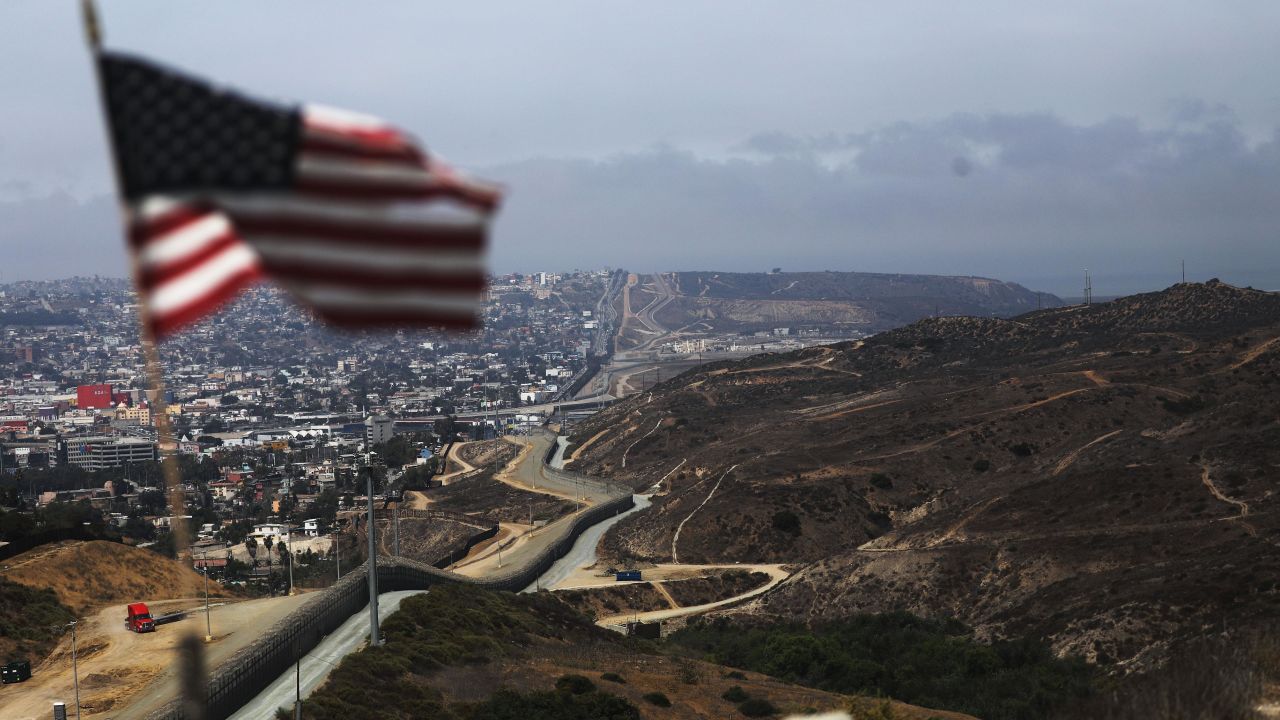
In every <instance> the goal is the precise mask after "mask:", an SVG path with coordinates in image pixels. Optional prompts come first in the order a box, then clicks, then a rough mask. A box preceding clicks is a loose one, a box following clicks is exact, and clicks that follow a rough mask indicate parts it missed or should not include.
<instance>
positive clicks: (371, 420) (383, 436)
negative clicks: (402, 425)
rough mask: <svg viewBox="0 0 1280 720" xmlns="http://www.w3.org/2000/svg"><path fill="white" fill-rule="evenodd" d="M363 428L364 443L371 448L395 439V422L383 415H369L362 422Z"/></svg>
mask: <svg viewBox="0 0 1280 720" xmlns="http://www.w3.org/2000/svg"><path fill="white" fill-rule="evenodd" d="M364 428H365V429H364V441H365V443H366V444H367V445H368V446H370V447H371V446H373V445H379V444H381V443H384V442H386V441H388V440H390V439H391V438H393V437H395V434H396V421H395V420H392V419H391V418H389V417H387V416H385V415H370V416H369V417H367V418H365V420H364Z"/></svg>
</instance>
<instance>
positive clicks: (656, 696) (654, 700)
mask: <svg viewBox="0 0 1280 720" xmlns="http://www.w3.org/2000/svg"><path fill="white" fill-rule="evenodd" d="M641 697H642V698H644V701H645V702H647V703H649V704H650V705H656V706H658V707H671V700H670V699H668V698H667V696H666V695H664V694H662V693H660V692H651V693H645V694H644V695H642V696H641Z"/></svg>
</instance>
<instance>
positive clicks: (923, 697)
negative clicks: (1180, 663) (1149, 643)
mask: <svg viewBox="0 0 1280 720" xmlns="http://www.w3.org/2000/svg"><path fill="white" fill-rule="evenodd" d="M670 642H673V643H676V644H678V645H682V646H684V647H686V648H689V649H691V650H694V651H696V652H698V653H700V654H701V655H703V656H706V657H708V658H709V659H710V660H713V661H714V662H717V663H720V664H722V665H729V666H734V667H740V668H746V669H748V670H754V671H756V672H762V673H767V674H769V675H772V676H774V677H777V678H780V679H782V680H786V681H788V682H793V683H797V684H800V685H807V686H809V687H815V688H818V689H821V690H826V691H829V692H836V693H843V694H849V695H854V694H857V695H873V696H874V695H879V696H882V697H893V698H897V699H899V700H902V701H905V702H910V703H916V704H919V705H925V706H928V707H934V708H938V709H939V710H955V711H959V712H964V713H968V714H970V715H975V716H977V717H981V718H984V720H1033V719H1034V720H1039V719H1040V718H1044V717H1049V716H1051V715H1052V714H1053V712H1054V711H1056V710H1057V709H1059V708H1061V707H1065V706H1066V705H1068V704H1071V703H1073V702H1075V701H1076V700H1077V699H1079V698H1084V697H1087V696H1089V695H1091V694H1092V692H1093V683H1094V679H1095V677H1096V676H1097V673H1096V670H1095V669H1094V668H1093V667H1091V666H1089V665H1088V664H1086V663H1085V662H1083V661H1082V660H1078V659H1066V660H1063V659H1058V658H1055V657H1054V656H1053V654H1052V653H1051V652H1050V651H1049V649H1048V647H1047V646H1045V645H1044V644H1043V643H1040V642H1037V641H1033V640H1014V641H1006V642H998V643H995V644H992V645H985V644H982V643H979V642H976V641H975V640H973V639H972V637H971V633H970V631H969V630H968V628H966V627H964V626H963V625H961V624H960V623H957V622H954V621H936V620H924V619H921V618H917V617H914V616H912V615H910V614H907V613H888V614H884V615H854V616H852V617H849V618H846V619H843V620H840V621H836V622H831V623H826V624H821V625H817V626H814V627H805V626H802V625H797V624H777V625H765V626H743V625H737V624H734V623H732V622H730V621H729V620H727V619H723V618H722V619H718V620H715V621H713V622H702V623H692V624H690V625H689V626H688V627H686V628H684V629H683V630H680V631H678V632H676V633H674V634H673V635H672V636H671V638H670Z"/></svg>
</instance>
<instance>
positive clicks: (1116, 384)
mask: <svg viewBox="0 0 1280 720" xmlns="http://www.w3.org/2000/svg"><path fill="white" fill-rule="evenodd" d="M818 275H821V274H818ZM808 276H809V274H803V277H808ZM781 277H783V276H758V277H755V279H753V280H751V281H750V283H749V284H739V283H738V281H737V280H736V279H733V278H729V279H725V278H726V276H725V275H723V274H721V275H720V276H719V277H718V279H717V277H716V276H715V275H714V274H710V273H704V274H699V273H685V274H681V275H680V276H679V286H680V288H681V289H682V291H683V292H685V293H693V295H694V296H698V295H700V296H702V297H715V296H716V294H717V293H751V294H753V295H755V296H759V295H760V294H761V293H764V292H769V293H772V292H774V290H777V289H781V290H782V292H796V291H798V288H799V286H797V287H794V288H790V289H788V288H787V283H789V282H791V281H790V280H787V281H785V282H784V281H782V280H781V279H780V278H781ZM793 279H794V277H793ZM720 280H723V281H724V283H725V285H720V284H718V282H719V281H720ZM961 280H962V279H951V278H949V279H937V280H934V281H932V283H933V285H932V286H933V287H937V288H941V287H957V288H959V287H963V285H964V283H963V282H961ZM988 282H993V281H988ZM885 283H886V284H885V285H883V286H882V287H897V286H898V283H897V282H896V281H895V282H892V283H889V282H888V281H885ZM814 287H815V288H816V287H817V286H814ZM1000 287H1001V288H1002V289H1001V290H1000V291H999V293H995V292H994V291H993V297H995V296H997V295H999V296H1000V297H1003V293H1005V292H1008V293H1012V295H1010V297H1011V298H1022V300H1021V302H1026V296H1025V295H1022V294H1020V293H1019V292H1017V291H1016V290H1015V289H1016V286H1006V285H1004V284H1000ZM694 288H702V289H700V290H698V291H697V292H693V289H694ZM782 292H779V294H782ZM805 292H810V291H805ZM824 292H826V293H831V292H834V291H831V290H816V289H815V290H813V294H815V295H819V296H820V295H822V294H823V293H824ZM904 292H905V293H906V295H908V296H909V297H915V296H914V295H912V294H911V293H910V292H906V291H904ZM975 292H976V291H975ZM1021 292H1026V291H1021ZM1001 302H1003V303H1005V304H1003V305H1001V307H1009V306H1010V305H1009V304H1008V303H1012V302H1015V300H1008V301H1001ZM1031 302H1034V296H1032V299H1031ZM1278 373H1280V295H1276V294H1273V293H1266V292H1261V291H1255V290H1250V289H1242V288H1236V287H1232V286H1229V285H1226V284H1223V283H1219V282H1216V281H1211V282H1209V283H1204V284H1181V285H1175V286H1173V287H1171V288H1169V289H1167V290H1164V291H1161V292H1156V293H1148V294H1144V295H1135V296H1131V297H1125V298H1121V299H1118V300H1116V301H1114V302H1109V303H1105V304H1095V305H1091V306H1073V307H1057V308H1051V309H1043V310H1040V311H1032V312H1029V313H1024V314H1021V315H1019V316H1016V317H1012V318H1009V319H1001V318H996V317H938V318H927V319H923V320H919V321H918V322H915V323H913V324H910V325H908V326H906V327H902V328H899V329H896V330H892V331H889V332H884V333H881V334H878V335H875V336H873V337H870V338H868V339H866V340H865V341H859V342H850V343H841V344H838V345H832V346H827V347H819V348H810V349H807V350H802V351H797V352H794V353H788V354H769V355H761V356H755V357H752V358H750V359H748V360H745V361H742V362H736V363H717V364H714V365H705V366H703V367H701V368H699V369H697V370H694V371H690V372H687V373H685V374H683V375H680V376H678V377H676V378H674V379H672V380H669V381H667V382H664V383H662V384H660V385H658V386H656V387H654V388H653V389H652V390H651V391H649V392H645V393H641V394H639V395H637V396H634V397H632V398H629V399H627V400H626V401H624V402H621V403H618V404H616V405H614V406H613V407H611V408H609V409H608V410H607V411H605V412H602V413H600V414H598V415H596V416H594V417H592V418H591V419H589V420H588V421H586V422H584V423H582V424H581V425H579V426H577V427H576V428H575V429H574V436H573V443H574V444H575V446H577V447H578V448H580V453H579V456H578V459H577V460H576V461H575V462H574V463H573V465H572V466H571V467H573V468H574V469H576V470H579V471H585V472H588V473H593V474H605V475H609V476H610V477H612V478H614V479H620V480H624V481H627V482H630V483H632V484H633V485H634V486H635V487H637V488H643V487H649V486H652V485H653V484H654V483H655V482H658V481H660V480H661V481H662V489H661V491H660V493H659V494H658V495H657V496H655V498H654V503H653V507H652V508H651V509H650V510H647V511H645V512H643V513H640V514H638V515H635V516H633V517H631V518H628V519H627V520H624V521H623V522H622V523H620V524H619V525H617V526H616V527H615V528H614V529H613V530H612V531H611V532H610V533H609V534H608V535H607V536H606V538H605V541H604V549H605V550H606V552H607V553H608V554H609V555H612V556H613V557H614V558H615V559H617V560H618V561H619V562H627V563H637V562H641V563H642V562H644V561H669V560H671V559H672V558H673V557H678V559H679V561H681V562H734V561H740V562H744V563H745V562H793V563H797V564H800V565H803V567H802V569H801V570H800V571H799V572H798V573H797V575H796V576H794V577H793V578H792V579H791V580H789V581H788V582H786V583H784V584H783V585H781V586H780V587H779V588H778V589H776V590H774V591H772V592H770V593H768V594H766V595H765V596H764V597H763V599H762V600H760V601H757V602H756V603H755V604H753V605H751V606H748V608H747V609H746V610H743V611H741V612H750V613H758V614H763V615H767V616H771V617H778V618H785V619H800V620H819V619H831V618H835V617H839V616H842V615H845V614H849V613H853V612H881V611H890V610H898V609H902V610H909V611H911V612H914V613H917V614H921V615H926V616H950V617H956V618H958V619H960V620H962V621H964V622H965V623H967V624H969V625H971V626H974V627H976V628H977V629H978V631H979V632H980V633H982V634H986V635H988V636H1004V635H1016V634H1021V633H1031V634H1033V635H1038V636H1040V637H1043V638H1046V639H1048V640H1049V641H1050V642H1052V644H1053V645H1054V647H1055V648H1056V649H1057V650H1058V651H1060V652H1063V653H1079V654H1082V655H1085V656H1086V657H1088V658H1090V659H1092V660H1094V661H1097V662H1099V663H1103V664H1112V663H1115V664H1116V665H1115V666H1114V667H1115V668H1117V669H1121V670H1130V669H1141V668H1145V667H1150V666H1152V665H1153V664H1155V663H1157V662H1159V661H1161V660H1162V659H1163V658H1165V657H1167V656H1168V653H1169V651H1170V648H1171V647H1172V646H1174V645H1176V644H1177V643H1178V641H1179V640H1180V639H1185V638H1189V637H1193V636H1197V635H1202V634H1204V633H1206V632H1208V630H1209V629H1216V631H1222V630H1223V629H1224V628H1226V629H1227V630H1228V631H1229V632H1231V633H1240V634H1248V633H1250V632H1254V631H1257V629H1258V628H1265V627H1267V625H1268V624H1271V623H1274V622H1275V621H1276V620H1277V619H1280V603H1277V600H1280V553H1277V552H1276V549H1275V546H1274V539H1275V538H1276V537H1277V533H1280V522H1277V514H1276V510H1277V509H1280V499H1278V498H1277V496H1276V492H1275V489H1276V486H1275V477H1276V468H1280V420H1278V418H1277V414H1276V412H1275V408H1276V407H1280V374H1278ZM655 427H656V428H657V429H656V430H654V428H655ZM677 538H678V541H677Z"/></svg>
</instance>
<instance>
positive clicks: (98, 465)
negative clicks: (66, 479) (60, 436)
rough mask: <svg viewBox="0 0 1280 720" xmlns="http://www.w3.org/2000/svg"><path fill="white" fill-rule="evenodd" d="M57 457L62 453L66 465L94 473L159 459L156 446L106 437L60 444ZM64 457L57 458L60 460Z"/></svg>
mask: <svg viewBox="0 0 1280 720" xmlns="http://www.w3.org/2000/svg"><path fill="white" fill-rule="evenodd" d="M60 445H61V447H60V448H59V453H58V454H59V455H62V454H63V453H64V452H65V454H66V455H65V462H66V463H67V464H69V465H75V466H76V467H78V468H81V469H83V470H88V471H90V472H93V471H94V470H104V469H106V468H115V467H124V466H125V465H128V464H130V463H137V462H155V461H157V460H159V459H160V454H159V453H158V452H157V451H156V444H155V443H154V442H151V441H150V440H141V439H139V438H119V437H109V436H99V437H84V438H69V439H65V440H62V441H60ZM62 459H63V458H61V457H60V458H59V460H60V461H61V460H62Z"/></svg>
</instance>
